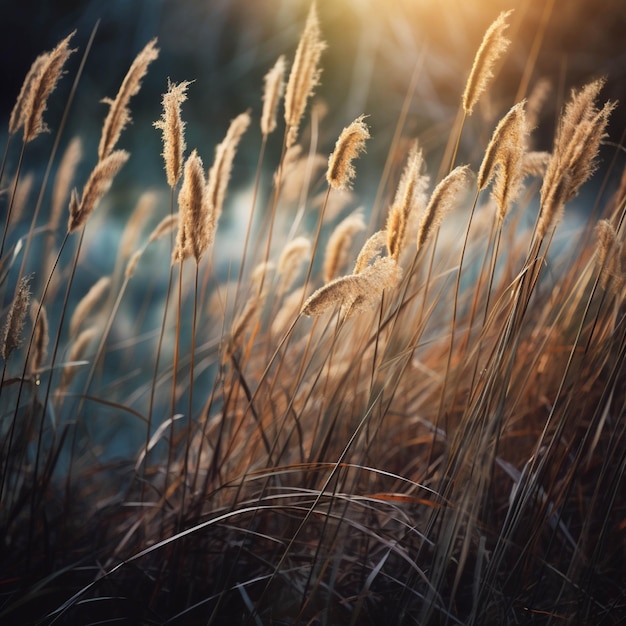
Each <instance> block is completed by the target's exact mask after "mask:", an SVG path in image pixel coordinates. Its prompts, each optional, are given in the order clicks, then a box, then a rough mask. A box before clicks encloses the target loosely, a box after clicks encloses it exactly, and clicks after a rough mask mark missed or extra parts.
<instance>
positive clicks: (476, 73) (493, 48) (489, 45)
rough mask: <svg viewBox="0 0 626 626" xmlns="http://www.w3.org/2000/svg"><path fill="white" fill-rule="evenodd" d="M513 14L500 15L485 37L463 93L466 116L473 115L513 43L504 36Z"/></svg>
mask: <svg viewBox="0 0 626 626" xmlns="http://www.w3.org/2000/svg"><path fill="white" fill-rule="evenodd" d="M512 12H513V11H512V10H510V11H503V12H502V13H500V15H499V16H498V17H497V18H496V20H495V21H494V22H493V23H492V24H491V26H489V28H488V29H487V31H486V32H485V34H484V36H483V40H482V42H481V44H480V47H479V48H478V52H477V53H476V56H475V57H474V64H473V65H472V69H471V71H470V75H469V78H468V79H467V83H466V85H465V91H464V92H463V110H464V111H465V113H466V115H471V114H472V112H473V110H474V106H475V105H476V103H477V102H478V100H479V99H480V96H481V95H482V94H483V92H484V91H485V89H486V88H487V84H488V83H489V81H490V79H491V78H493V66H494V65H495V63H496V61H497V60H498V59H499V58H500V56H501V55H502V54H503V53H504V52H505V51H506V49H507V47H508V45H509V44H510V43H511V42H510V40H509V39H507V38H506V37H505V36H504V31H505V30H506V29H507V28H508V26H509V25H508V23H507V21H506V20H507V18H508V17H509V15H511V13H512Z"/></svg>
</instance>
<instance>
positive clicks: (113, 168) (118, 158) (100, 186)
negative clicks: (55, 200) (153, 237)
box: [67, 150, 130, 233]
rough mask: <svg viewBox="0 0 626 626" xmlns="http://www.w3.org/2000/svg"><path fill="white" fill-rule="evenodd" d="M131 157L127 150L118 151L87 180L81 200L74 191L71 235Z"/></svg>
mask: <svg viewBox="0 0 626 626" xmlns="http://www.w3.org/2000/svg"><path fill="white" fill-rule="evenodd" d="M129 156H130V155H129V154H128V152H126V151H125V150H116V151H115V152H112V153H111V154H110V155H109V156H107V157H106V158H105V159H104V160H102V161H99V162H98V164H97V165H96V167H94V169H93V171H92V172H91V174H90V176H89V178H88V179H87V183H86V184H85V188H84V189H83V193H82V195H81V198H80V200H79V199H78V192H77V191H76V189H73V190H72V193H71V197H70V206H69V209H70V218H69V222H68V226H67V230H68V232H69V233H73V232H74V231H76V230H77V229H78V228H80V227H81V226H82V225H83V224H84V223H85V222H86V221H87V218H88V217H89V216H90V215H91V213H92V211H93V210H94V209H95V208H96V206H97V204H98V202H100V200H101V198H102V196H103V195H104V194H105V193H106V192H107V191H108V190H109V188H110V187H111V183H112V182H113V178H115V175H116V174H117V173H118V172H119V170H120V168H121V167H122V165H124V163H126V161H127V160H128V157H129Z"/></svg>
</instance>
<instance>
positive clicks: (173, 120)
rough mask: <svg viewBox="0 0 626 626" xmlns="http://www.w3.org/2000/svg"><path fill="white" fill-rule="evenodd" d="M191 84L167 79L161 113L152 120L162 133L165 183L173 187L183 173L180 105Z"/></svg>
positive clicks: (183, 126)
mask: <svg viewBox="0 0 626 626" xmlns="http://www.w3.org/2000/svg"><path fill="white" fill-rule="evenodd" d="M190 84H191V82H190V81H188V80H185V81H183V82H182V83H178V84H176V83H172V82H170V80H169V79H168V80H167V92H166V93H164V94H163V100H162V104H163V114H162V116H161V119H160V120H157V121H156V122H154V127H155V128H158V129H159V130H161V131H162V133H163V155H162V156H163V160H164V161H165V174H166V176H167V184H168V185H169V186H170V187H172V188H174V187H176V184H177V183H178V181H179V180H180V177H181V176H182V173H183V154H184V153H185V148H186V144H185V122H183V121H182V119H181V114H180V106H181V104H182V103H183V102H185V100H187V87H189V85H190Z"/></svg>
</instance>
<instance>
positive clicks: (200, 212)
mask: <svg viewBox="0 0 626 626" xmlns="http://www.w3.org/2000/svg"><path fill="white" fill-rule="evenodd" d="M178 208H179V212H178V214H179V216H180V222H179V228H178V237H177V239H176V247H175V248H174V260H175V261H182V260H184V259H186V258H187V257H188V256H193V257H194V259H195V260H196V263H199V262H200V257H201V256H202V255H203V254H204V252H205V250H206V249H207V248H208V246H209V243H210V242H209V238H208V234H207V226H208V221H209V212H210V206H209V197H208V194H207V189H206V180H205V178H204V166H203V164H202V159H201V158H200V157H199V156H198V153H197V152H196V150H194V151H193V152H192V153H191V154H190V155H189V158H188V159H187V161H185V171H184V174H183V184H182V187H181V188H180V192H179V193H178Z"/></svg>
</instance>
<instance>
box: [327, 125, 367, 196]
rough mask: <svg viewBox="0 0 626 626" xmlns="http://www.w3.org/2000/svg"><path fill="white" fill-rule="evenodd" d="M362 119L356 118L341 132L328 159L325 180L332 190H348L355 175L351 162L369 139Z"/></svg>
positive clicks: (363, 148)
mask: <svg viewBox="0 0 626 626" xmlns="http://www.w3.org/2000/svg"><path fill="white" fill-rule="evenodd" d="M363 118H364V116H363V115H361V116H359V117H357V118H356V119H355V120H354V122H352V124H350V125H349V126H347V127H346V128H344V129H343V130H342V131H341V134H340V135H339V139H337V143H336V144H335V149H334V150H333V153H332V154H331V155H330V157H329V158H328V169H327V170H326V180H327V181H328V184H329V185H330V186H331V187H332V188H333V189H350V186H351V183H352V179H353V178H354V176H355V174H356V172H355V171H354V166H353V165H352V161H353V160H354V159H356V158H357V157H358V156H359V154H360V153H361V152H363V151H364V150H365V142H366V140H367V139H369V138H370V133H369V129H368V128H367V125H366V124H365V122H363Z"/></svg>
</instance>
